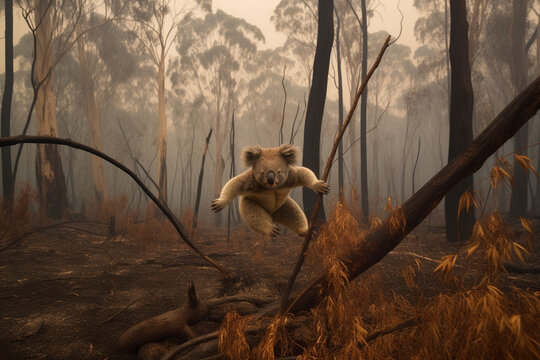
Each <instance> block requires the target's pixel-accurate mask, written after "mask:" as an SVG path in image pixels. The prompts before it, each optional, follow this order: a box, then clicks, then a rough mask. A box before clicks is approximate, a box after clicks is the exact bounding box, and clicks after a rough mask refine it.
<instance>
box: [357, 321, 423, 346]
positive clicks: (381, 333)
mask: <svg viewBox="0 0 540 360" xmlns="http://www.w3.org/2000/svg"><path fill="white" fill-rule="evenodd" d="M416 321H417V319H416V318H412V319H408V320H405V321H404V322H402V323H400V324H397V325H396V326H393V327H391V328H388V329H384V330H379V331H375V332H374V333H373V334H371V335H369V336H368V337H367V338H366V342H370V341H373V340H375V339H376V338H378V337H380V336H384V335H388V334H391V333H393V332H396V331H399V330H404V329H407V328H409V327H411V326H414V325H416Z"/></svg>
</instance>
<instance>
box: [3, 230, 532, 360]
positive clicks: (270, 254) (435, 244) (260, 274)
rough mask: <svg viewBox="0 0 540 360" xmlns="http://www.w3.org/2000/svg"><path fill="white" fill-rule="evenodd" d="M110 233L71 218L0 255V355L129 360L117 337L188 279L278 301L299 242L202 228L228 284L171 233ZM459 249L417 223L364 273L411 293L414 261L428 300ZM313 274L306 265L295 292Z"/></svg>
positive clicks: (212, 290)
mask: <svg viewBox="0 0 540 360" xmlns="http://www.w3.org/2000/svg"><path fill="white" fill-rule="evenodd" d="M539 225H540V222H538V221H537V222H536V223H535V228H536V229H538V227H539ZM516 228H518V227H517V225H516ZM106 233H107V228H106V226H105V225H102V224H93V223H84V222H81V223H77V222H73V223H71V224H64V225H60V226H56V227H51V228H49V229H47V230H46V231H43V232H40V233H34V234H32V235H30V236H28V237H26V238H25V239H24V240H22V241H21V242H20V243H19V244H17V245H16V246H13V247H11V248H9V249H7V250H5V251H3V252H1V253H0V309H1V314H0V315H1V316H0V330H1V331H0V359H134V358H135V357H134V356H133V355H130V354H126V353H124V352H121V351H119V350H117V348H116V345H115V344H116V341H117V339H118V337H119V336H120V334H121V333H122V332H123V331H124V330H126V329H127V328H129V327H130V326H132V325H134V324H135V323H137V322H139V321H141V320H144V319H146V318H149V317H152V316H154V315H157V314H160V313H162V312H165V311H168V310H171V309H173V308H175V307H178V306H179V305H180V304H181V303H182V302H183V301H184V299H185V298H186V289H187V287H188V285H189V283H190V282H191V281H193V282H194V283H195V284H196V286H197V290H198V293H199V296H201V297H203V298H211V297H220V296H224V295H231V294H237V293H244V294H252V295H257V296H262V297H265V296H277V295H278V294H279V293H281V291H282V289H283V288H284V287H285V284H286V281H287V279H288V276H289V274H290V272H291V269H292V267H293V266H294V263H295V261H296V254H297V252H298V251H299V248H300V246H301V240H299V239H298V238H296V237H294V236H292V235H282V236H280V237H279V238H278V239H277V240H275V241H272V240H265V239H262V238H260V237H256V236H255V235H254V234H253V233H251V232H249V231H245V230H239V231H238V232H236V233H234V234H233V239H237V240H231V241H230V242H227V241H226V230H223V231H222V230H220V231H217V230H215V229H202V231H201V234H202V235H201V239H200V240H199V242H198V246H200V248H201V250H202V251H204V252H206V253H207V254H208V255H209V256H210V257H211V258H213V259H214V260H216V261H217V262H219V263H220V264H222V265H223V266H224V267H225V268H226V269H228V270H229V271H231V272H233V273H234V275H235V281H232V282H231V281H223V280H222V277H221V275H220V273H219V272H217V271H216V270H215V269H214V268H212V267H210V266H209V265H208V264H207V263H205V261H204V260H202V259H200V258H199V257H198V256H197V255H195V254H194V252H193V251H191V250H190V249H188V248H187V246H185V245H183V244H180V243H179V242H178V240H176V239H174V238H172V237H171V238H170V239H163V241H160V242H159V243H157V242H151V243H149V242H147V243H141V242H140V241H134V240H133V239H130V238H129V237H127V238H126V237H123V236H118V237H114V238H109V237H108V236H107V235H106ZM238 239H242V240H238ZM538 240H539V237H538V232H536V233H535V239H534V241H533V242H534V247H535V248H536V249H535V250H534V251H533V252H532V254H531V257H530V258H529V264H531V265H533V266H537V267H538V266H539V265H540V247H539V241H538ZM0 241H1V240H0ZM4 244H5V241H4V242H3V243H2V242H0V247H2V246H3V245H4ZM458 249H459V248H458V246H457V245H455V244H449V243H447V242H446V241H445V240H444V229H443V227H441V226H439V227H429V228H428V227H427V226H421V227H420V228H419V229H417V230H416V231H415V232H413V233H412V234H410V235H409V236H408V237H407V238H406V239H405V240H404V241H403V242H402V243H401V244H400V245H399V246H398V247H397V248H396V249H395V250H394V251H392V252H391V253H390V254H389V255H388V256H386V257H385V258H384V260H383V261H381V262H380V263H379V264H377V265H376V266H374V267H373V268H372V269H370V270H369V271H372V272H378V273H380V274H381V279H382V281H383V282H384V287H385V288H386V289H388V291H392V292H399V293H402V294H405V295H407V294H408V291H409V290H408V289H407V287H406V286H405V284H404V281H403V279H402V277H401V272H402V271H403V269H404V266H406V265H407V264H412V263H414V261H415V259H418V260H420V261H421V262H422V264H423V266H422V273H421V276H420V277H419V279H420V281H419V283H420V286H421V287H422V290H423V292H424V294H425V295H426V296H433V295H435V294H438V293H439V292H440V291H441V283H440V280H439V276H438V275H436V274H433V269H434V267H435V266H436V265H437V263H436V260H438V259H440V258H441V256H443V255H445V254H453V253H456V252H457V250H458ZM314 272H315V270H314V269H313V267H311V266H307V267H304V269H303V270H302V272H301V274H300V276H299V280H298V282H297V283H298V284H299V285H297V286H300V285H302V284H305V283H306V282H307V280H308V279H310V278H311V276H312V275H313V273H314ZM506 283H507V285H512V286H518V287H524V288H531V289H535V290H540V275H539V274H510V275H509V276H507V279H506ZM381 285H382V284H381ZM229 306H230V305H229ZM248 310H249V309H248ZM225 311H226V309H221V310H218V311H217V313H216V312H214V313H213V314H211V315H210V320H209V321H205V322H203V323H201V324H199V325H197V326H195V328H194V331H195V332H196V333H198V334H202V333H205V332H207V331H212V330H215V329H216V328H217V326H218V320H219V318H220V316H222V314H223V313H224V312H225ZM212 320H213V321H212Z"/></svg>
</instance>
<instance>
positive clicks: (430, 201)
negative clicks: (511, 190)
mask: <svg viewBox="0 0 540 360" xmlns="http://www.w3.org/2000/svg"><path fill="white" fill-rule="evenodd" d="M538 109H540V77H538V78H536V80H534V81H533V83H531V84H530V85H529V86H528V87H527V88H526V89H525V90H524V91H523V92H521V94H519V95H518V96H517V97H516V98H514V99H513V100H512V102H510V104H508V105H507V106H506V107H505V108H504V109H503V110H502V111H501V112H500V113H499V115H497V117H496V118H495V119H494V120H493V121H492V122H491V124H489V125H488V126H487V127H486V129H485V130H484V131H483V132H482V133H481V134H480V135H478V136H477V137H476V139H475V140H474V141H473V142H472V144H471V145H470V146H469V147H467V148H466V149H464V151H463V152H462V153H461V154H459V155H458V156H456V157H455V158H454V159H453V160H452V161H450V162H449V163H448V164H447V165H446V166H445V167H444V168H442V169H441V170H440V171H439V172H438V173H437V174H436V175H435V176H433V177H432V178H431V179H430V180H429V181H428V182H427V183H426V184H425V185H424V186H423V187H422V188H421V189H419V190H418V191H417V192H416V193H414V194H413V196H411V197H410V198H409V199H408V200H407V201H406V202H405V203H404V204H403V205H402V206H401V207H400V208H398V209H397V210H396V213H393V214H391V215H390V216H389V218H387V219H386V220H385V221H384V222H383V223H382V224H381V225H379V226H378V227H376V228H375V229H373V230H371V231H370V232H369V233H367V234H366V235H365V238H364V240H363V241H362V242H361V243H360V244H359V246H358V247H357V248H356V249H354V250H353V251H351V253H350V254H348V255H347V257H346V258H345V259H343V263H344V264H347V270H348V274H349V280H352V279H354V278H356V277H357V276H358V275H360V274H361V273H363V272H364V271H366V270H367V269H369V268H370V267H371V266H373V265H375V264H376V263H378V262H379V261H380V260H381V259H382V258H383V257H384V256H385V255H386V254H388V253H389V252H390V251H392V250H393V249H394V248H395V247H396V246H397V245H398V244H399V243H400V242H401V240H403V239H404V238H405V236H406V235H407V234H408V233H409V232H410V231H411V230H413V229H414V228H415V227H416V226H417V225H418V224H420V223H421V222H422V221H423V220H424V219H425V218H426V217H427V216H428V215H429V213H430V212H431V211H432V210H433V209H435V207H437V205H438V204H439V202H440V201H441V200H442V199H443V197H444V196H445V195H446V194H447V193H448V191H449V190H450V189H452V188H453V187H454V186H455V185H456V184H458V183H459V182H460V181H462V180H463V179H464V178H466V177H468V176H471V175H472V174H474V173H475V172H476V171H478V169H480V168H481V167H482V165H483V164H484V162H485V161H486V160H487V159H488V158H489V157H490V156H491V155H492V154H493V153H494V152H495V151H496V150H497V149H498V148H500V147H501V146H502V145H503V144H504V143H505V142H506V141H508V140H509V139H510V138H511V137H512V136H514V134H515V133H516V132H517V131H518V130H519V129H520V128H521V127H522V126H523V125H524V124H525V123H526V122H527V121H528V120H529V119H530V118H531V117H533V116H534V115H535V114H536V113H537V111H538ZM398 219H401V220H399V223H400V224H401V226H400V227H398V228H396V226H395V224H396V220H398ZM325 289H326V276H325V274H322V275H320V276H319V277H317V278H315V279H313V280H312V281H311V282H309V285H308V286H307V287H306V288H304V289H302V290H300V291H299V292H298V293H297V296H296V298H295V300H294V301H293V302H292V303H291V302H289V307H288V310H289V312H292V313H298V312H300V311H304V310H309V309H310V308H312V307H313V306H314V305H316V304H317V303H318V301H319V299H320V298H321V296H323V295H324V294H325V292H326V291H325Z"/></svg>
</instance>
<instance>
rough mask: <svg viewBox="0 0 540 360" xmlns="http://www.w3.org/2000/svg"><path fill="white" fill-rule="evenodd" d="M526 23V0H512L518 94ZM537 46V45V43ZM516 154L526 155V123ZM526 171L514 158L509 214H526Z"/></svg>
mask: <svg viewBox="0 0 540 360" xmlns="http://www.w3.org/2000/svg"><path fill="white" fill-rule="evenodd" d="M526 25H527V0H514V1H513V2H512V28H511V40H512V49H511V50H512V59H511V61H510V70H511V74H512V83H513V85H514V92H515V93H516V94H518V93H519V92H520V91H521V90H523V89H524V88H525V86H526V85H527V54H526V52H525V35H526V34H525V28H526ZM537 46H538V45H537ZM514 152H515V154H516V155H527V125H525V126H524V127H523V128H522V129H520V130H519V131H518V132H517V134H516V136H514ZM527 182H528V176H527V172H526V171H525V170H524V169H523V168H521V166H519V165H518V163H517V162H516V160H515V158H514V185H513V187H512V196H511V198H510V216H511V217H515V218H517V217H518V216H526V215H527V200H528V199H527Z"/></svg>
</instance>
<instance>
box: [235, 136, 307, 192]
mask: <svg viewBox="0 0 540 360" xmlns="http://www.w3.org/2000/svg"><path fill="white" fill-rule="evenodd" d="M297 158H298V148H297V147H296V146H293V145H281V146H279V147H275V148H262V147H260V146H259V145H257V146H247V147H245V148H244V149H242V160H243V162H244V164H245V165H246V166H251V167H252V168H253V175H254V176H255V179H256V180H257V182H258V183H259V184H260V185H262V186H264V187H266V188H269V189H275V188H278V187H280V186H281V185H282V184H283V183H284V182H285V180H286V179H287V177H288V176H289V165H294V164H295V163H296V160H297Z"/></svg>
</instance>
